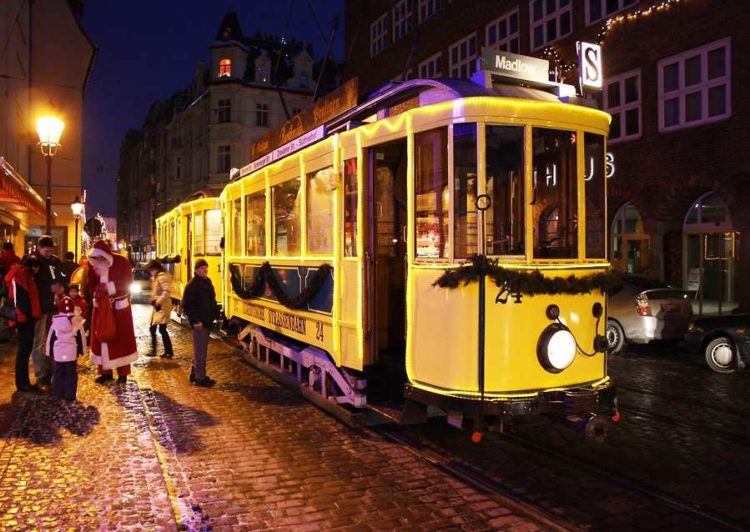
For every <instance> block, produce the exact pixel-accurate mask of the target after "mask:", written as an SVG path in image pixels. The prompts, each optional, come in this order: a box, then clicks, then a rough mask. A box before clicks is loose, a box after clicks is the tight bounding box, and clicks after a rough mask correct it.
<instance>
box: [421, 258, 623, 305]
mask: <svg viewBox="0 0 750 532" xmlns="http://www.w3.org/2000/svg"><path fill="white" fill-rule="evenodd" d="M482 275H486V276H487V277H489V278H490V279H492V281H493V282H494V283H495V285H497V286H498V287H500V288H507V289H509V291H510V292H513V293H523V294H526V295H530V296H533V295H535V294H586V293H589V292H591V291H592V290H595V289H599V290H601V291H602V292H604V293H606V294H613V293H615V292H617V291H618V290H619V289H620V287H621V286H622V283H621V281H620V279H619V278H618V276H617V275H616V274H614V273H612V272H607V273H596V274H593V275H587V276H586V277H576V276H574V275H570V276H568V277H552V278H549V277H545V276H544V275H542V274H541V272H539V271H538V270H533V271H530V272H529V271H522V270H509V269H506V268H503V267H501V266H498V265H497V260H493V259H487V258H486V257H482V256H478V257H472V260H471V264H469V265H467V266H461V267H460V268H455V269H452V270H448V271H446V272H445V273H444V274H443V275H442V276H441V277H440V278H439V279H438V280H437V281H435V282H434V283H433V284H432V285H433V286H440V287H441V288H458V286H459V285H463V286H466V285H468V284H469V283H472V282H474V281H478V280H479V278H480V276H482Z"/></svg>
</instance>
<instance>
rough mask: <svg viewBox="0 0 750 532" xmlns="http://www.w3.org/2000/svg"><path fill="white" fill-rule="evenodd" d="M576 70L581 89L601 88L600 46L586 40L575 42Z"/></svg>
mask: <svg viewBox="0 0 750 532" xmlns="http://www.w3.org/2000/svg"><path fill="white" fill-rule="evenodd" d="M576 47H577V49H578V72H579V75H580V80H581V88H582V89H584V90H585V89H599V90H601V88H602V82H603V78H604V76H603V73H602V47H601V46H599V45H598V44H592V43H588V42H580V41H579V42H577V43H576Z"/></svg>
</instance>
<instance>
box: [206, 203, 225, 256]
mask: <svg viewBox="0 0 750 532" xmlns="http://www.w3.org/2000/svg"><path fill="white" fill-rule="evenodd" d="M221 235H222V225H221V210H220V209H211V210H210V211H206V255H221Z"/></svg>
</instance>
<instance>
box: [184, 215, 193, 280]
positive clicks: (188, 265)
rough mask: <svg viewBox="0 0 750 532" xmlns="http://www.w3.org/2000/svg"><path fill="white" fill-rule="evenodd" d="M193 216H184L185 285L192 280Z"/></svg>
mask: <svg viewBox="0 0 750 532" xmlns="http://www.w3.org/2000/svg"><path fill="white" fill-rule="evenodd" d="M192 222H193V216H192V215H191V214H188V215H187V216H185V227H186V228H187V242H186V243H185V246H186V252H185V272H186V273H185V284H187V283H188V282H189V281H190V279H192V278H193V223H192Z"/></svg>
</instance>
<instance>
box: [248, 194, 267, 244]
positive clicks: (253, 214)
mask: <svg viewBox="0 0 750 532" xmlns="http://www.w3.org/2000/svg"><path fill="white" fill-rule="evenodd" d="M259 199H260V201H258V200H259ZM266 200H267V196H266V189H265V188H263V189H261V190H258V191H257V192H252V193H250V194H248V195H247V196H245V253H246V255H247V256H248V257H264V256H265V255H266ZM258 206H260V210H258V209H257V207H258ZM253 222H255V223H256V225H257V227H258V230H259V231H260V235H259V236H258V238H257V239H256V240H255V242H254V243H253V244H252V245H251V242H250V226H251V224H252V223H253Z"/></svg>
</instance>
